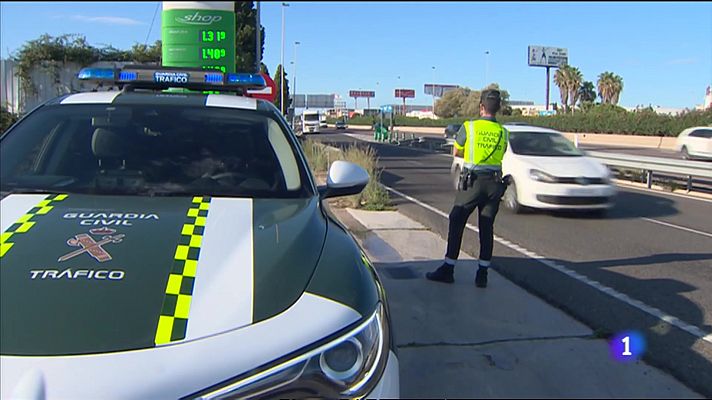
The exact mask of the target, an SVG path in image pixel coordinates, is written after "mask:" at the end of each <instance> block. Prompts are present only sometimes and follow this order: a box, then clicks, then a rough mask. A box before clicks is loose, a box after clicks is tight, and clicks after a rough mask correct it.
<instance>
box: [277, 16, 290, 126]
mask: <svg viewBox="0 0 712 400" xmlns="http://www.w3.org/2000/svg"><path fill="white" fill-rule="evenodd" d="M284 7H289V4H288V3H282V52H281V53H282V55H281V64H280V65H281V66H282V71H281V76H280V79H279V80H280V82H279V83H280V86H281V87H280V91H279V110H280V111H281V112H282V115H284Z"/></svg>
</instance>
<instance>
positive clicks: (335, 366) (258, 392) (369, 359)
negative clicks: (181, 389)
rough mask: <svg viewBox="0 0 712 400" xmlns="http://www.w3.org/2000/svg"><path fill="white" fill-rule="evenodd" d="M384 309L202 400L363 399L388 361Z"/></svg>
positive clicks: (206, 394)
mask: <svg viewBox="0 0 712 400" xmlns="http://www.w3.org/2000/svg"><path fill="white" fill-rule="evenodd" d="M388 351H389V332H388V321H387V320H386V314H385V310H384V307H383V305H382V304H381V303H379V304H378V307H377V309H376V311H375V312H374V313H373V314H372V315H371V316H370V317H369V318H368V319H367V320H365V321H364V322H362V323H360V324H359V325H357V326H356V327H354V328H353V329H351V330H349V331H348V332H346V333H344V334H342V335H340V336H337V337H333V338H329V339H327V340H326V342H325V343H324V344H321V345H319V346H318V347H316V348H314V349H312V350H309V351H307V352H305V353H303V354H301V355H298V356H295V357H293V358H291V359H288V360H285V361H283V362H281V363H278V364H277V365H274V366H271V367H269V368H267V369H264V370H261V371H259V372H257V373H253V374H252V375H251V376H243V377H238V378H236V380H232V381H231V382H228V383H224V384H220V385H216V387H213V388H211V389H209V390H206V391H204V392H203V393H202V394H198V395H196V396H195V398H199V399H233V398H240V399H253V398H303V397H320V398H346V397H363V396H365V395H367V394H368V393H370V392H371V391H372V390H373V388H374V387H375V386H376V384H378V381H379V380H380V377H381V375H382V373H383V370H384V369H385V366H386V361H387V360H388Z"/></svg>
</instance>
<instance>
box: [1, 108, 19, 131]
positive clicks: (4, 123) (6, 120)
mask: <svg viewBox="0 0 712 400" xmlns="http://www.w3.org/2000/svg"><path fill="white" fill-rule="evenodd" d="M19 118H20V117H19V116H18V115H17V114H13V113H11V112H10V111H7V110H6V109H5V108H4V107H3V108H0V134H1V133H3V132H5V131H6V130H7V129H8V128H9V127H11V126H12V124H14V123H15V122H16V121H17V120H18V119H19Z"/></svg>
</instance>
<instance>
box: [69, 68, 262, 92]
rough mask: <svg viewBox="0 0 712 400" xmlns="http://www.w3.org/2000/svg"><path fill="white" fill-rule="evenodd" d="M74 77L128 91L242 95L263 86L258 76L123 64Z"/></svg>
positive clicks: (82, 72) (86, 69)
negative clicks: (105, 83)
mask: <svg viewBox="0 0 712 400" xmlns="http://www.w3.org/2000/svg"><path fill="white" fill-rule="evenodd" d="M77 78H78V79H80V80H91V81H101V82H107V81H109V82H112V83H116V84H119V85H122V84H123V85H128V86H129V87H128V89H133V88H143V89H154V90H163V89H167V88H185V89H193V90H204V91H205V90H220V91H232V92H239V93H242V92H243V91H244V90H246V89H262V88H264V87H266V86H267V83H266V82H265V79H264V78H263V77H262V75H259V74H250V73H228V74H224V73H222V72H220V71H212V70H200V69H195V68H181V67H158V66H144V65H127V66H125V67H124V68H122V69H113V68H83V69H82V70H80V71H79V74H78V75H77Z"/></svg>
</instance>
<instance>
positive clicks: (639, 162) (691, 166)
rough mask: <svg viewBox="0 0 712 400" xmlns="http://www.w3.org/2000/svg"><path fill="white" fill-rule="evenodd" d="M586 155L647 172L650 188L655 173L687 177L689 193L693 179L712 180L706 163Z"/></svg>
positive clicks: (601, 154)
mask: <svg viewBox="0 0 712 400" xmlns="http://www.w3.org/2000/svg"><path fill="white" fill-rule="evenodd" d="M586 154H587V155H588V156H590V157H593V158H595V159H597V160H598V161H600V162H602V163H603V164H606V165H609V166H613V167H623V168H632V169H639V170H643V171H645V174H646V176H647V184H648V188H651V187H652V185H653V173H654V172H659V173H663V174H677V175H684V176H686V177H687V190H688V191H689V190H691V189H692V177H700V178H710V179H712V163H709V162H704V161H689V160H676V159H673V158H662V157H646V156H636V155H632V154H621V153H607V152H602V151H587V152H586Z"/></svg>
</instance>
